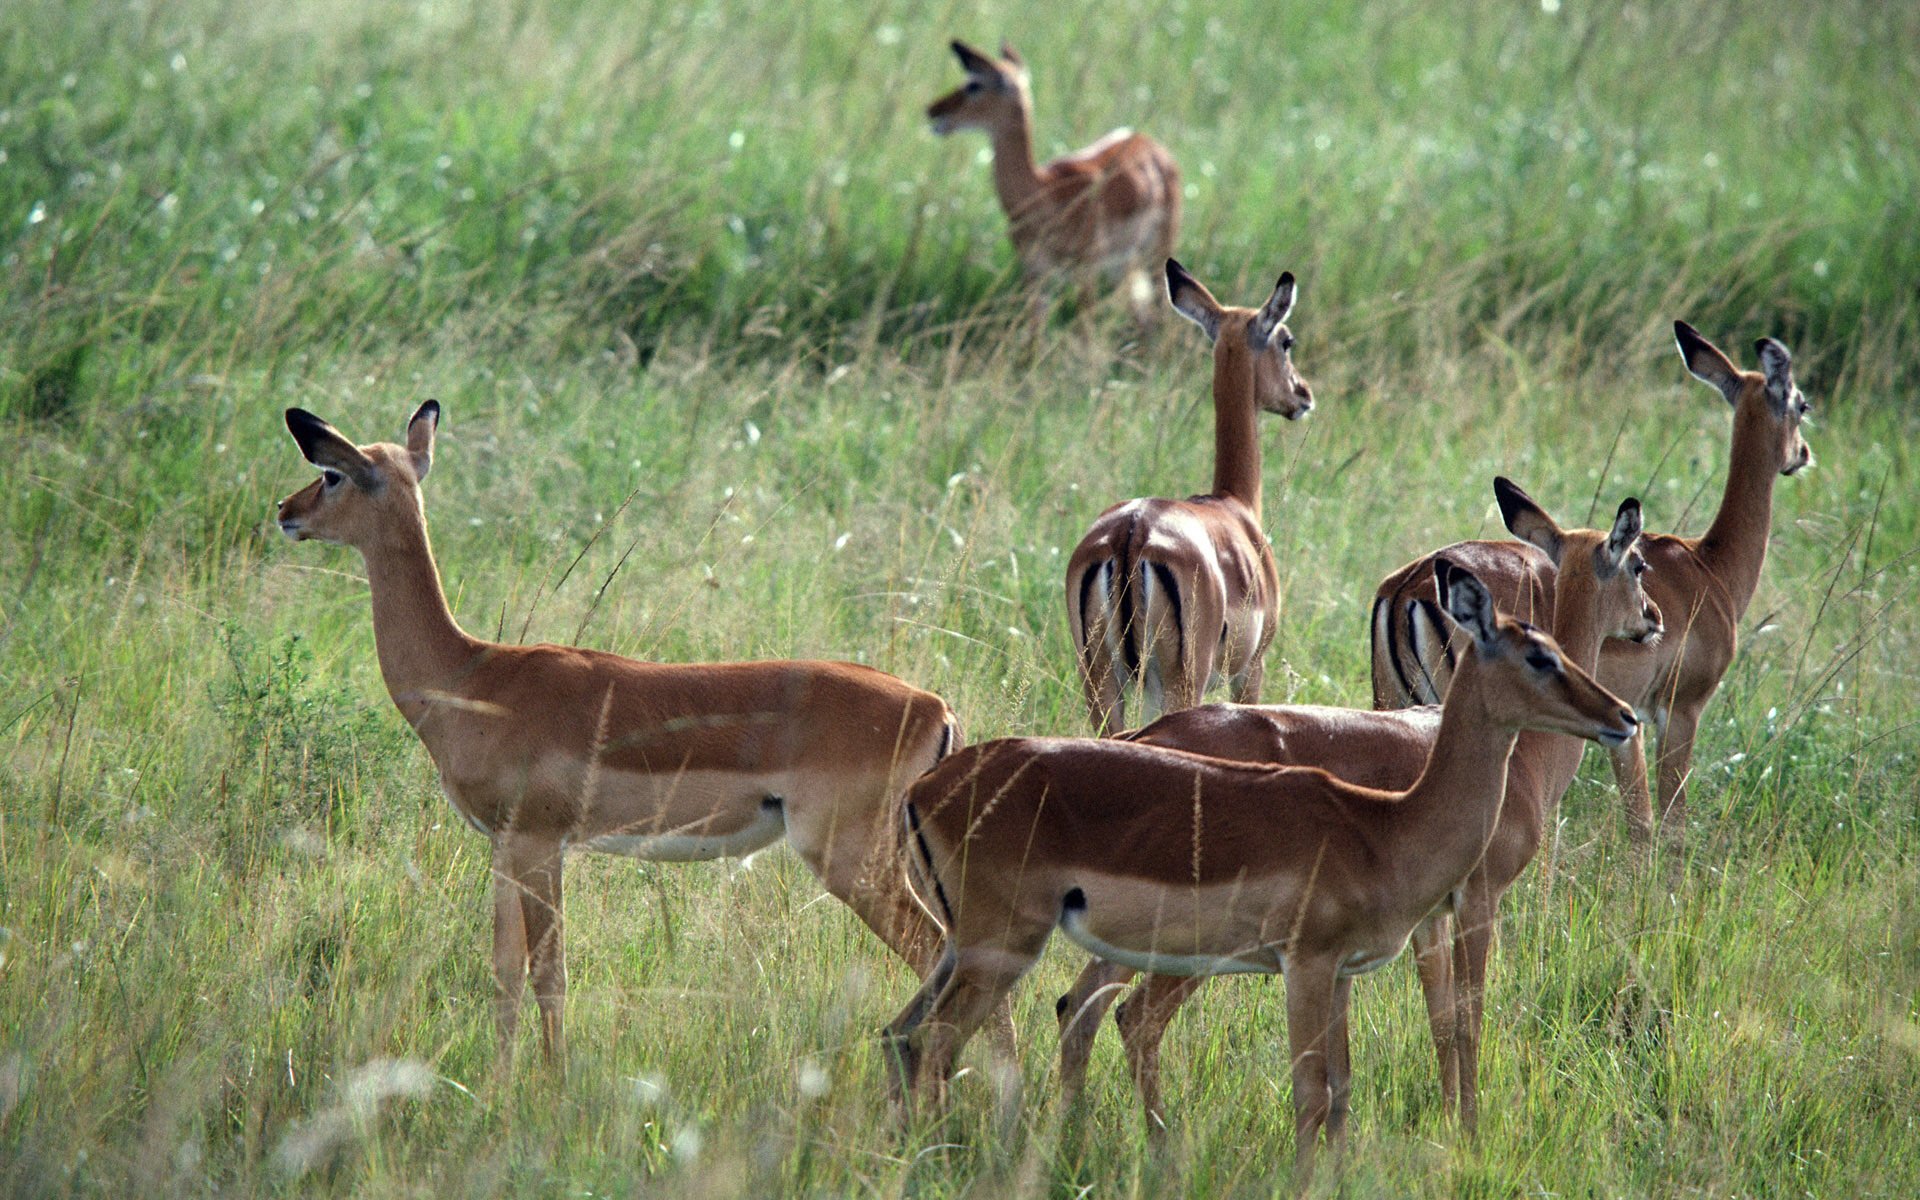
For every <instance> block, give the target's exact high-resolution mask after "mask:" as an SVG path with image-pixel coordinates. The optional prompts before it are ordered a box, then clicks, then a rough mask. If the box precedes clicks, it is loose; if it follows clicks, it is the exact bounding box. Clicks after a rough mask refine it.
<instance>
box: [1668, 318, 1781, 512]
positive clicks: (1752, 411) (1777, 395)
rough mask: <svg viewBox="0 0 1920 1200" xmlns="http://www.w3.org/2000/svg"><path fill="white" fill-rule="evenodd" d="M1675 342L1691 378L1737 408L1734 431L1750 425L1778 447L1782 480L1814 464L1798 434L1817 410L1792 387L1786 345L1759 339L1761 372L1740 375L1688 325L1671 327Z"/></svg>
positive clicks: (1679, 323) (1755, 347)
mask: <svg viewBox="0 0 1920 1200" xmlns="http://www.w3.org/2000/svg"><path fill="white" fill-rule="evenodd" d="M1673 340H1674V341H1675V342H1677V343H1679V346H1680V357H1681V358H1683V359H1685V360H1686V364H1687V370H1689V371H1691V372H1693V377H1694V378H1695V379H1698V380H1700V381H1701V382H1702V383H1710V384H1712V385H1713V386H1714V387H1715V388H1717V389H1718V390H1719V392H1720V394H1721V395H1722V396H1725V397H1726V399H1727V403H1728V404H1731V405H1733V420H1734V424H1735V427H1736V428H1738V427H1739V426H1742V425H1751V426H1753V427H1755V428H1757V429H1759V430H1761V431H1763V432H1764V433H1765V434H1766V437H1767V440H1768V441H1769V442H1772V443H1774V444H1775V445H1776V446H1777V448H1778V455H1777V457H1778V461H1779V470H1780V473H1781V474H1782V475H1792V474H1794V473H1795V472H1797V471H1801V470H1804V469H1805V468H1807V467H1810V466H1812V465H1813V451H1812V450H1811V449H1809V448H1808V447H1807V439H1806V438H1804V437H1802V436H1801V433H1800V424H1801V422H1802V421H1804V420H1805V419H1806V416H1807V414H1808V413H1810V412H1812V411H1813V405H1811V404H1809V403H1807V399H1806V397H1805V396H1802V395H1801V394H1800V388H1799V387H1798V386H1797V385H1796V384H1795V383H1794V382H1793V355H1791V354H1788V353H1787V348H1786V347H1785V346H1783V345H1781V344H1780V343H1779V342H1777V341H1775V340H1774V339H1772V338H1761V339H1760V340H1759V341H1757V342H1755V343H1754V344H1753V352H1754V354H1755V355H1756V356H1758V358H1759V359H1760V368H1761V369H1760V370H1758V371H1742V370H1741V369H1740V368H1738V367H1736V366H1734V365H1733V361H1732V360H1731V359H1729V358H1728V357H1727V356H1726V355H1725V354H1722V353H1721V352H1720V348H1719V347H1717V346H1715V345H1714V344H1713V343H1712V342H1709V341H1708V340H1707V339H1706V338H1703V337H1701V336H1700V331H1699V330H1697V329H1695V328H1694V327H1693V326H1691V325H1689V324H1687V323H1686V322H1685V321H1675V322H1674V323H1673Z"/></svg>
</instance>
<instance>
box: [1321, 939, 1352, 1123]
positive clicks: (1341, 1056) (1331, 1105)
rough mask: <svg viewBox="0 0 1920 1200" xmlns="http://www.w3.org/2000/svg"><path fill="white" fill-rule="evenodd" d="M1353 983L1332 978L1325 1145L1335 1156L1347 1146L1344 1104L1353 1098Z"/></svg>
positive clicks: (1343, 979) (1346, 979)
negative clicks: (1349, 1021)
mask: <svg viewBox="0 0 1920 1200" xmlns="http://www.w3.org/2000/svg"><path fill="white" fill-rule="evenodd" d="M1352 990H1353V980H1352V979H1350V978H1348V977H1347V976H1344V975H1338V976H1335V977H1334V981H1333V1013H1332V1020H1331V1021H1330V1022H1329V1023H1328V1025H1327V1145H1328V1146H1329V1147H1331V1148H1332V1150H1333V1152H1334V1154H1335V1156H1336V1157H1337V1156H1339V1155H1340V1154H1342V1153H1343V1152H1344V1151H1345V1150H1346V1146H1347V1102H1348V1100H1349V1099H1350V1098H1351V1096H1352V1094H1353V1063H1352V1061H1351V1060H1350V1059H1349V1058H1348V1047H1347V1000H1348V998H1349V997H1350V995H1351V993H1352Z"/></svg>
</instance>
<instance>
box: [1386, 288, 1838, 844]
mask: <svg viewBox="0 0 1920 1200" xmlns="http://www.w3.org/2000/svg"><path fill="white" fill-rule="evenodd" d="M1673 335H1674V341H1675V342H1676V343H1677V344H1678V346H1679V348H1680V357H1681V359H1682V361H1684V362H1685V363H1686V366H1687V370H1688V371H1689V372H1690V373H1691V374H1692V375H1693V376H1694V378H1696V379H1698V380H1700V381H1701V382H1703V383H1706V384H1708V385H1710V386H1711V387H1712V388H1713V389H1714V390H1715V391H1716V392H1718V393H1719V394H1720V396H1721V397H1722V398H1723V399H1724V400H1726V402H1727V404H1728V405H1729V406H1731V407H1732V409H1733V439H1732V446H1731V450H1730V452H1729V454H1728V458H1727V481H1726V487H1725V490H1724V492H1723V493H1722V495H1721V499H1720V507H1719V510H1718V511H1717V512H1716V513H1715V514H1714V518H1713V523H1712V524H1711V525H1709V526H1708V527H1707V531H1706V532H1705V533H1704V534H1701V535H1700V536H1699V537H1679V536H1675V535H1673V534H1664V533H1650V534H1647V535H1646V536H1645V538H1643V539H1642V542H1641V552H1642V553H1643V554H1644V555H1645V557H1646V561H1647V565H1648V568H1649V571H1648V575H1647V583H1646V586H1647V593H1648V594H1649V595H1650V596H1652V597H1653V599H1654V600H1655V601H1656V602H1657V603H1658V604H1659V606H1660V609H1661V611H1662V612H1664V613H1665V614H1666V623H1667V627H1668V628H1667V633H1666V636H1664V637H1662V638H1661V639H1659V640H1658V641H1657V642H1654V641H1648V642H1644V643H1641V644H1638V645H1634V644H1627V643H1621V642H1608V643H1607V644H1606V646H1605V648H1604V649H1603V650H1602V652H1601V655H1600V670H1599V673H1598V674H1599V679H1600V681H1601V682H1602V683H1604V684H1606V685H1607V686H1608V687H1610V688H1612V689H1614V690H1615V691H1617V692H1619V693H1620V694H1621V695H1623V696H1625V697H1627V698H1628V699H1629V700H1631V701H1632V702H1633V705H1634V708H1635V709H1636V710H1637V711H1638V712H1639V713H1640V715H1641V717H1642V719H1643V720H1645V721H1646V722H1648V723H1649V724H1651V725H1652V726H1653V729H1654V732H1655V733H1656V734H1657V735H1658V738H1659V749H1658V752H1657V753H1656V754H1655V761H1656V763H1657V771H1658V775H1659V804H1658V807H1657V809H1656V807H1655V805H1654V801H1653V797H1652V796H1651V795H1650V794H1649V789H1648V787H1647V759H1646V750H1645V743H1644V738H1643V737H1635V738H1634V739H1633V740H1632V741H1631V742H1629V743H1627V744H1626V745H1624V746H1620V747H1618V748H1616V749H1615V750H1614V751H1613V752H1612V759H1613V772H1614V778H1615V779H1616V780H1617V781H1618V783H1619V786H1620V796H1621V799H1622V801H1623V802H1624V803H1625V805H1626V810H1627V828H1628V832H1629V834H1630V835H1631V838H1632V841H1633V844H1634V846H1635V847H1636V848H1637V851H1638V853H1639V854H1640V855H1641V857H1642V858H1643V859H1644V858H1645V857H1646V856H1647V855H1650V854H1651V852H1652V848H1653V840H1654V838H1653V834H1654V829H1655V814H1656V812H1657V813H1658V815H1659V826H1660V828H1661V829H1662V830H1663V831H1664V833H1665V840H1666V842H1667V843H1668V845H1669V846H1670V847H1671V848H1672V849H1673V850H1674V851H1675V852H1676V853H1677V852H1678V851H1680V850H1681V849H1682V847H1683V845H1684V842H1685V836H1686V811H1687V778H1688V775H1689V774H1690V772H1691V771H1692V769H1693V741H1694V735H1695V733H1696V732H1697V731H1698V729H1699V727H1700V716H1701V714H1702V713H1703V712H1704V711H1705V710H1706V707H1707V702H1708V701H1709V700H1711V699H1712V698H1713V693H1714V692H1715V690H1717V689H1718V688H1719V686H1720V680H1721V677H1722V676H1724V675H1725V674H1726V672H1727V667H1728V666H1729V665H1730V664H1731V663H1732V662H1733V655H1734V650H1735V648H1736V646H1737V643H1738V639H1739V624H1740V618H1741V616H1742V615H1744V614H1745V613H1746V611H1747V605H1748V604H1749V603H1751V602H1752V600H1753V594H1754V591H1755V589H1757V588H1758V587H1759V584H1760V568H1761V566H1762V564H1763V563H1764V562H1765V561H1766V556H1767V537H1768V534H1769V532H1770V531H1771V529H1772V525H1773V485H1774V480H1776V479H1777V478H1779V477H1780V476H1782V475H1793V474H1797V473H1798V472H1800V471H1802V470H1805V469H1806V468H1807V467H1810V466H1812V465H1813V451H1812V450H1810V449H1808V447H1807V441H1806V438H1805V437H1804V436H1803V435H1802V433H1801V424H1802V422H1803V421H1804V420H1805V418H1806V416H1807V414H1808V413H1809V412H1810V411H1811V410H1812V405H1810V404H1808V403H1807V400H1806V397H1805V396H1803V395H1801V392H1800V388H1799V387H1798V386H1797V385H1796V384H1795V383H1794V379H1793V357H1792V355H1790V354H1788V353H1787V348H1786V347H1785V346H1783V345H1781V344H1780V343H1779V342H1777V341H1775V340H1774V339H1772V338H1761V339H1760V340H1759V341H1757V342H1755V343H1754V344H1753V349H1754V355H1755V357H1757V358H1758V359H1759V361H1760V368H1761V369H1760V370H1758V371H1743V370H1741V369H1740V368H1739V367H1736V366H1735V365H1734V364H1733V362H1732V360H1731V359H1729V358H1728V357H1727V356H1726V355H1725V354H1723V353H1722V352H1721V351H1720V350H1719V349H1718V348H1717V347H1715V346H1714V345H1713V343H1711V342H1709V341H1707V339H1706V338H1704V337H1702V336H1700V333H1699V331H1697V330H1695V329H1694V328H1693V326H1691V325H1689V324H1687V323H1686V322H1685V321H1675V322H1674V323H1673ZM1445 552H1446V553H1447V554H1450V555H1453V556H1455V557H1456V558H1457V559H1460V560H1461V561H1464V562H1466V563H1467V564H1468V565H1470V566H1471V567H1472V569H1473V570H1474V572H1475V573H1476V574H1478V575H1479V576H1480V577H1481V578H1482V579H1483V580H1485V581H1486V583H1487V586H1488V587H1489V588H1491V589H1493V593H1494V596H1495V598H1496V599H1497V600H1498V601H1499V603H1500V604H1501V605H1503V606H1507V607H1511V608H1513V609H1514V610H1516V611H1532V612H1535V613H1538V614H1539V615H1538V616H1537V617H1536V618H1535V619H1537V620H1540V621H1547V620H1550V619H1551V616H1552V612H1551V609H1550V608H1549V607H1547V606H1548V604H1549V603H1550V598H1551V594H1552V589H1551V586H1550V585H1549V584H1548V583H1547V579H1548V577H1549V576H1550V575H1551V566H1550V565H1549V564H1548V563H1547V562H1546V561H1545V560H1544V559H1543V558H1542V557H1541V556H1540V555H1539V554H1538V553H1537V552H1536V551H1534V550H1533V549H1531V548H1530V547H1527V546H1524V545H1521V544H1519V543H1517V542H1472V543H1463V544H1462V545H1461V546H1450V547H1448V548H1447V550H1446V551H1445ZM1436 553H1438V552H1436ZM1431 560H1432V555H1427V556H1424V557H1422V558H1418V559H1415V560H1414V561H1413V562H1411V563H1409V564H1407V565H1406V566H1404V567H1402V568H1400V569H1399V570H1398V571H1395V572H1394V573H1393V574H1391V575H1389V576H1387V577H1386V579H1384V580H1382V581H1381V583H1380V587H1379V589H1378V590H1377V591H1376V592H1375V596H1374V602H1373V620H1372V630H1373V702H1374V705H1375V707H1378V708H1395V707H1399V706H1401V705H1405V704H1430V703H1433V702H1434V700H1436V699H1437V698H1438V697H1439V696H1441V695H1444V694H1445V692H1446V687H1447V680H1448V678H1449V677H1450V676H1451V674H1452V670H1453V662H1454V659H1455V657H1456V656H1457V654H1458V651H1459V643H1460V638H1459V637H1458V636H1457V635H1455V636H1452V637H1449V634H1448V631H1447V630H1446V629H1444V628H1443V627H1442V626H1441V624H1440V622H1439V621H1438V620H1437V613H1436V612H1435V609H1434V601H1433V592H1432V588H1431V587H1430V586H1429V583H1428V577H1429V576H1430V575H1431V570H1430V564H1431Z"/></svg>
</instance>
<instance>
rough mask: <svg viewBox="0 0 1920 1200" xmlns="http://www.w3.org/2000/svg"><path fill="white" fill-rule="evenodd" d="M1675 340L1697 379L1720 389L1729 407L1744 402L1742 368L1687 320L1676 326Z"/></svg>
mask: <svg viewBox="0 0 1920 1200" xmlns="http://www.w3.org/2000/svg"><path fill="white" fill-rule="evenodd" d="M1673 340H1674V342H1675V343H1676V344H1677V345H1678V346H1679V347H1680V357H1681V359H1682V360H1683V361H1684V362H1685V363H1686V364H1687V370H1689V371H1691V372H1693V377H1694V378H1695V379H1698V380H1699V381H1700V382H1701V383H1710V384H1712V385H1713V386H1714V387H1716V388H1719V389H1720V394H1721V395H1722V396H1725V397H1726V400H1727V403H1728V404H1738V403H1740V384H1741V379H1740V368H1738V367H1736V366H1734V365H1733V362H1732V360H1730V359H1728V358H1727V356H1726V355H1724V354H1722V353H1720V348H1719V347H1717V346H1715V345H1714V344H1713V343H1712V342H1709V341H1708V340H1707V339H1706V338H1703V337H1701V336H1700V331H1699V330H1697V329H1695V328H1694V327H1693V326H1691V325H1689V324H1687V323H1686V322H1685V321H1675V322H1674V323H1673Z"/></svg>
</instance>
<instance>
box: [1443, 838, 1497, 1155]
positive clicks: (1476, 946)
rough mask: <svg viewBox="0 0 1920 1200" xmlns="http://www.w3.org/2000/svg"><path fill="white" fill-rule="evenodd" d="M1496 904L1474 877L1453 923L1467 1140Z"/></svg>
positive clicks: (1475, 1104) (1474, 1117)
mask: <svg viewBox="0 0 1920 1200" xmlns="http://www.w3.org/2000/svg"><path fill="white" fill-rule="evenodd" d="M1498 899H1499V898H1498V897H1496V896H1495V895H1493V893H1492V892H1491V891H1490V890H1489V889H1488V888H1486V887H1485V886H1484V885H1481V884H1480V882H1479V879H1478V877H1477V876H1476V878H1474V879H1470V880H1468V882H1467V887H1466V889H1465V891H1464V893H1463V894H1462V896H1461V899H1460V912H1459V914H1458V916H1457V918H1456V919H1457V920H1458V921H1459V928H1458V929H1457V930H1455V932H1454V945H1455V946H1456V947H1457V948H1458V949H1457V953H1456V955H1455V960H1454V966H1455V970H1456V978H1455V980H1454V987H1455V990H1456V993H1457V999H1456V1000H1455V1011H1456V1012H1457V1013H1458V1014H1459V1020H1458V1022H1457V1024H1456V1026H1455V1034H1454V1036H1455V1038H1456V1039H1457V1044H1458V1054H1459V1058H1460V1128H1461V1130H1462V1131H1463V1132H1464V1133H1466V1135H1467V1136H1468V1137H1472V1136H1473V1134H1474V1131H1475V1130H1476V1129H1477V1128H1478V1126H1479V1122H1480V1034H1481V1030H1482V1029H1483V1027H1484V1020H1485V1015H1484V1014H1485V1008H1486V999H1487V958H1488V956H1489V955H1490V954H1491V953H1492V951H1493V935H1494V931H1495V922H1496V921H1497V920H1498V919H1499V904H1498Z"/></svg>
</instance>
